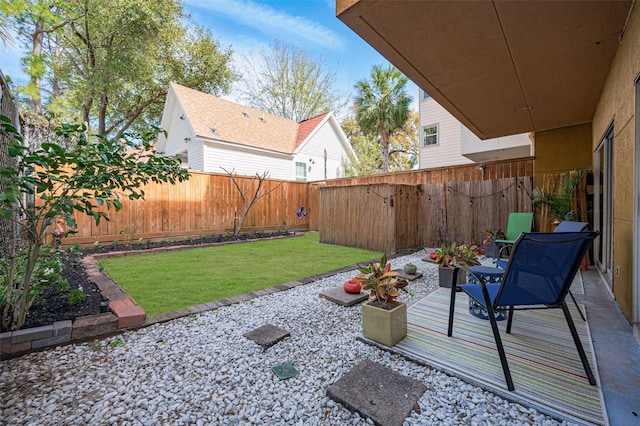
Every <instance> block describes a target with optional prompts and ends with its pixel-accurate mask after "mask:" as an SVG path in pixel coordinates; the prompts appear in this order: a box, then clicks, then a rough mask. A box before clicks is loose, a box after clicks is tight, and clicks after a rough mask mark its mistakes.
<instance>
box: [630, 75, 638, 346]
mask: <svg viewBox="0 0 640 426" xmlns="http://www.w3.org/2000/svg"><path fill="white" fill-rule="evenodd" d="M634 86H635V129H634V132H635V134H634V138H635V149H634V151H635V164H634V172H633V174H634V177H635V179H634V188H635V189H634V201H633V211H634V215H633V234H634V238H633V263H632V265H631V268H632V271H633V278H632V280H633V284H632V290H631V291H632V294H633V295H634V296H633V314H632V315H633V319H632V321H633V334H634V336H635V338H636V340H637V341H638V343H640V73H639V74H638V75H637V77H636V80H635V82H634Z"/></svg>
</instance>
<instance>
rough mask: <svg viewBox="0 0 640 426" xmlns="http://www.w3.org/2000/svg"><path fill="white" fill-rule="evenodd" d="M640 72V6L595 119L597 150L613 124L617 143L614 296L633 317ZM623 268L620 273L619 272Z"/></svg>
mask: <svg viewBox="0 0 640 426" xmlns="http://www.w3.org/2000/svg"><path fill="white" fill-rule="evenodd" d="M638 73H640V5H638V4H636V5H635V7H634V8H633V11H632V14H631V16H630V18H629V21H628V25H627V28H626V30H625V33H624V36H623V38H622V42H621V43H620V45H619V47H618V51H617V53H616V56H615V58H614V60H613V62H612V64H611V70H610V72H609V76H608V77H607V82H606V84H605V87H604V90H603V93H602V96H601V97H600V101H599V103H598V107H597V109H596V113H595V115H594V118H593V138H592V145H593V149H595V148H596V146H597V145H598V143H599V142H600V140H601V139H602V137H603V135H604V132H605V131H606V129H607V127H608V126H609V124H610V123H611V122H612V121H613V123H614V140H613V157H614V158H613V162H614V165H613V168H614V170H613V216H614V219H613V265H612V266H613V270H614V274H613V294H614V297H615V298H616V300H617V301H618V303H619V304H620V307H621V308H622V311H623V312H624V314H625V316H626V317H627V319H628V320H629V321H632V318H633V313H632V309H633V293H632V281H633V259H632V253H633V214H634V212H633V183H634V173H639V171H638V170H635V171H634V138H635V135H634V119H635V117H634V99H635V93H634V81H635V79H636V77H637V76H638ZM618 267H619V273H616V270H617V269H618Z"/></svg>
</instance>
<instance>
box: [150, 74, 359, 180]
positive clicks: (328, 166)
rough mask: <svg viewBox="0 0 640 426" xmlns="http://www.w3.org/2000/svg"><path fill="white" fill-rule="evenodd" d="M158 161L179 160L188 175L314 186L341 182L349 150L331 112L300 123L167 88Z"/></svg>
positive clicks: (173, 85) (174, 86) (187, 90)
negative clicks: (224, 175) (263, 177)
mask: <svg viewBox="0 0 640 426" xmlns="http://www.w3.org/2000/svg"><path fill="white" fill-rule="evenodd" d="M161 127H162V128H163V129H165V130H166V131H167V135H166V137H165V136H164V135H160V136H159V137H158V142H157V146H156V154H158V155H170V156H175V155H178V156H180V158H181V159H182V161H183V163H184V164H185V165H186V166H187V167H189V169H193V170H199V171H205V172H217V173H224V170H223V168H224V169H226V170H228V171H229V172H231V171H232V170H235V172H236V173H237V174H238V175H254V174H256V173H258V174H262V173H264V172H268V176H269V177H270V178H273V179H284V180H300V181H315V180H324V179H332V178H336V177H341V176H343V166H342V165H343V162H346V161H349V158H350V155H352V154H353V150H352V148H351V145H350V144H349V141H348V140H347V138H346V136H345V134H344V132H343V131H342V129H341V127H340V126H339V124H338V123H337V121H336V119H335V118H334V116H333V114H332V113H331V112H328V113H325V114H321V115H318V116H316V117H312V118H310V119H308V120H305V121H302V122H299V123H298V122H295V121H292V120H288V119H286V118H282V117H278V116H275V115H271V114H267V113H264V112H262V111H259V110H257V109H254V108H249V107H245V106H243V105H240V104H237V103H234V102H231V101H228V100H225V99H222V98H219V97H216V96H212V95H209V94H207V93H203V92H199V91H197V90H193V89H190V88H188V87H185V86H181V85H179V84H176V83H171V85H170V87H169V92H168V94H167V99H166V102H165V106H164V112H163V114H162V123H161Z"/></svg>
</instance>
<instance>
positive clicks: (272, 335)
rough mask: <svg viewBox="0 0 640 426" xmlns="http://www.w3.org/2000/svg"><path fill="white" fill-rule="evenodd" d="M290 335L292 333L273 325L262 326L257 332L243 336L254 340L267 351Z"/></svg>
mask: <svg viewBox="0 0 640 426" xmlns="http://www.w3.org/2000/svg"><path fill="white" fill-rule="evenodd" d="M290 335H291V333H289V332H288V331H287V330H285V329H283V328H280V327H278V326H276V325H272V324H265V325H262V326H260V327H258V328H256V329H255V330H251V331H249V332H246V333H244V334H243V336H244V337H246V338H247V339H249V340H253V341H254V342H256V343H257V344H259V345H260V346H262V348H263V349H265V350H266V349H269V348H270V347H271V346H273V345H275V344H276V343H278V342H279V341H280V340H282V339H284V338H285V337H288V336H290Z"/></svg>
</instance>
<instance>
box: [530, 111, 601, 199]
mask: <svg viewBox="0 0 640 426" xmlns="http://www.w3.org/2000/svg"><path fill="white" fill-rule="evenodd" d="M591 137H592V130H591V123H588V124H581V125H578V126H569V127H562V128H559V129H553V130H549V131H544V132H536V134H535V139H534V140H535V142H534V156H535V160H534V164H533V170H534V172H533V184H534V186H538V187H541V186H542V176H543V175H545V174H549V173H564V172H566V171H568V170H576V169H584V168H586V167H592V164H593V152H592V149H591Z"/></svg>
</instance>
